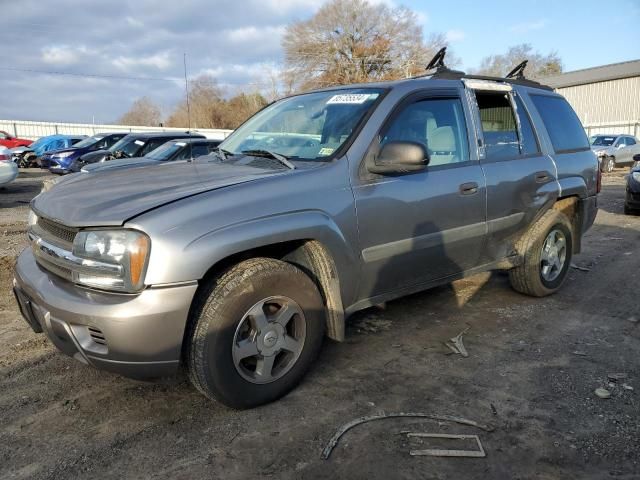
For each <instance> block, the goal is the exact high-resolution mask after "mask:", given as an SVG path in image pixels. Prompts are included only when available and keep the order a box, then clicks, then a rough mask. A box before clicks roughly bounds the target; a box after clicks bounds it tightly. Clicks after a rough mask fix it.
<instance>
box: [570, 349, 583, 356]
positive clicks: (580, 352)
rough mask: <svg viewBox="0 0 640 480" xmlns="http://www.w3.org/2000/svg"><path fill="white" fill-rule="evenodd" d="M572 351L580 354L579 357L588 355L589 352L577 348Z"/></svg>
mask: <svg viewBox="0 0 640 480" xmlns="http://www.w3.org/2000/svg"><path fill="white" fill-rule="evenodd" d="M571 353H573V354H574V355H578V356H579V357H586V356H587V352H585V351H582V350H575V351H573V352H571Z"/></svg>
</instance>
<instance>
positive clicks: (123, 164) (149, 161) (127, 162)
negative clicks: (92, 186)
mask: <svg viewBox="0 0 640 480" xmlns="http://www.w3.org/2000/svg"><path fill="white" fill-rule="evenodd" d="M159 162H161V160H155V159H153V158H150V157H131V158H119V159H117V160H109V161H108V162H96V163H90V164H88V165H85V166H84V167H82V171H83V172H85V173H93V172H102V171H104V170H111V169H114V168H130V167H139V166H142V165H154V164H156V163H159Z"/></svg>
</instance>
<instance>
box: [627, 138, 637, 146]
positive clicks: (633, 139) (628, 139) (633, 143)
mask: <svg viewBox="0 0 640 480" xmlns="http://www.w3.org/2000/svg"><path fill="white" fill-rule="evenodd" d="M635 144H636V139H635V138H633V137H627V145H635Z"/></svg>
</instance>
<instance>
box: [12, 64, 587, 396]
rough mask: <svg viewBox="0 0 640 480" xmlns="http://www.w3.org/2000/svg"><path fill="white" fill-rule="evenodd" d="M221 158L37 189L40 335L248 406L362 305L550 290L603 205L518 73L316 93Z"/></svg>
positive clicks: (562, 117) (105, 365)
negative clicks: (183, 376)
mask: <svg viewBox="0 0 640 480" xmlns="http://www.w3.org/2000/svg"><path fill="white" fill-rule="evenodd" d="M514 107H515V108H514ZM476 119H478V120H480V121H476ZM123 141H124V140H123ZM132 155H133V153H132ZM215 155H216V157H217V160H216V161H211V156H209V157H202V158H199V159H196V160H194V161H192V162H169V163H167V162H165V163H161V164H157V165H150V166H149V167H145V168H139V169H138V168H132V169H113V170H107V171H104V172H101V173H100V174H97V175H90V174H88V175H82V174H79V175H72V176H68V177H66V178H64V180H63V181H61V182H59V183H58V184H57V185H55V187H54V188H51V189H50V190H48V191H45V192H43V193H41V194H40V195H38V196H37V197H36V198H35V199H34V200H33V201H32V203H31V213H30V217H29V225H30V226H29V236H30V238H31V242H32V247H31V248H28V249H26V250H25V251H24V252H22V254H21V255H20V257H19V258H18V260H17V265H16V267H15V282H14V285H15V292H16V296H17V299H18V302H19V305H20V307H21V311H22V313H23V316H24V317H25V319H26V321H27V322H28V323H29V324H30V325H31V326H32V328H33V329H34V331H36V332H41V331H44V332H46V334H47V335H48V337H49V338H50V339H51V341H52V342H53V343H54V344H55V345H56V346H57V347H58V348H59V349H60V350H61V351H62V352H64V353H66V354H68V355H71V356H73V357H74V358H76V359H78V360H80V361H82V362H84V363H87V364H89V365H92V366H95V367H98V368H102V369H106V370H111V371H114V372H119V373H121V374H124V375H128V376H134V377H159V376H165V375H169V374H172V373H174V372H176V371H177V370H178V369H179V368H180V366H181V364H184V365H185V366H186V368H187V370H188V372H189V377H190V379H191V381H192V382H193V384H194V385H195V386H196V387H197V388H198V390H199V391H200V392H202V393H203V394H204V395H206V396H208V397H210V398H215V399H218V400H219V401H221V402H223V403H225V404H226V405H229V406H232V407H235V408H248V407H253V406H256V405H259V404H263V403H266V402H269V401H272V400H274V399H277V398H279V397H281V396H282V395H284V394H286V393H287V392H288V391H289V390H291V389H292V388H294V386H295V385H296V384H297V383H298V382H299V381H300V380H301V378H302V377H303V375H304V373H305V372H306V371H307V370H308V369H309V368H310V367H311V366H312V365H313V364H314V363H315V362H316V356H317V354H318V352H319V350H320V348H321V344H322V342H323V337H324V336H325V332H326V335H328V336H329V337H330V338H333V339H335V340H338V341H342V340H344V337H345V317H347V316H349V315H351V314H353V313H354V312H356V311H358V310H361V309H364V308H367V307H369V306H371V305H375V304H379V303H381V302H385V301H388V300H391V299H394V298H398V297H401V296H403V295H407V294H410V293H413V292H416V291H419V290H423V289H426V288H430V287H433V286H435V285H440V284H445V283H449V282H451V281H452V280H454V279H458V278H462V277H464V276H467V275H472V274H475V273H477V272H480V271H485V270H492V269H505V270H508V271H509V278H510V280H511V284H512V286H513V288H515V289H516V290H517V291H519V292H522V293H525V294H528V295H532V296H535V297H543V296H546V295H550V294H553V293H554V292H556V291H558V289H560V287H561V286H562V284H563V283H564V281H565V279H566V278H567V272H568V269H569V266H570V264H571V261H572V257H573V255H574V254H576V253H579V252H580V249H581V239H582V236H583V234H584V233H585V231H586V230H587V229H588V228H590V226H591V225H592V223H593V221H594V218H595V216H596V213H597V192H598V188H599V184H600V182H599V179H600V173H599V171H598V168H597V167H598V164H597V160H596V157H595V155H594V154H593V152H592V151H591V149H590V146H589V142H588V139H587V136H586V135H585V133H584V129H583V127H582V125H581V124H580V121H579V120H578V117H577V116H576V114H575V113H574V111H573V110H572V108H571V106H570V105H569V103H568V102H567V101H566V100H565V99H564V98H563V97H562V96H560V95H558V94H556V93H554V92H553V91H552V90H551V89H549V88H546V87H543V86H541V85H540V84H537V83H535V82H531V81H528V80H526V79H493V80H492V79H488V78H487V77H482V78H479V77H473V76H467V75H464V74H462V73H457V72H453V71H450V70H447V71H444V72H443V71H439V73H437V74H435V75H433V76H431V77H426V78H425V77H423V78H415V79H406V80H401V81H393V82H384V83H371V84H361V85H352V86H341V87H332V88H328V89H324V90H317V91H313V92H309V93H303V94H299V95H295V96H291V97H288V98H284V99H281V100H278V101H276V102H274V103H273V104H271V105H269V106H268V107H266V108H265V109H263V110H261V111H260V112H258V113H257V114H255V115H254V116H253V117H252V118H250V119H249V120H248V121H247V122H245V123H244V124H243V125H242V126H240V127H239V128H238V129H236V130H235V131H234V132H233V133H232V134H231V135H230V136H229V137H228V138H227V139H226V140H225V141H224V142H223V143H222V144H221V145H220V149H219V150H217V151H216V154H215ZM70 206H71V207H70ZM54 278H55V281H54V280H53V279H54ZM45 319H46V321H45Z"/></svg>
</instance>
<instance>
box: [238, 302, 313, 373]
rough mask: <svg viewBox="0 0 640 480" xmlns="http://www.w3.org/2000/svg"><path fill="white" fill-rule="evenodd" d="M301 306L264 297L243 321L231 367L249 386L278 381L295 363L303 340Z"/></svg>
mask: <svg viewBox="0 0 640 480" xmlns="http://www.w3.org/2000/svg"><path fill="white" fill-rule="evenodd" d="M306 332H307V330H306V321H305V318H304V313H303V312H302V309H301V308H300V306H299V305H298V304H297V303H296V302H295V301H293V300H292V299H290V298H287V297H281V296H280V297H267V298H265V299H263V300H260V301H259V302H257V303H256V304H255V305H253V306H252V307H251V308H250V309H249V310H248V311H247V312H246V313H245V314H244V315H243V317H242V319H241V320H240V322H239V323H238V326H237V328H236V333H235V335H234V339H233V346H232V350H231V352H232V356H233V363H234V365H235V367H236V370H237V371H238V373H239V374H240V375H241V376H242V377H243V378H244V379H245V380H248V381H249V382H251V383H257V384H264V383H270V382H273V381H275V380H278V379H279V378H281V377H282V376H283V375H285V374H286V373H287V372H288V371H289V370H291V368H292V367H293V365H295V363H296V362H297V360H298V358H299V357H300V353H302V348H303V347H304V341H305V338H306Z"/></svg>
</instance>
